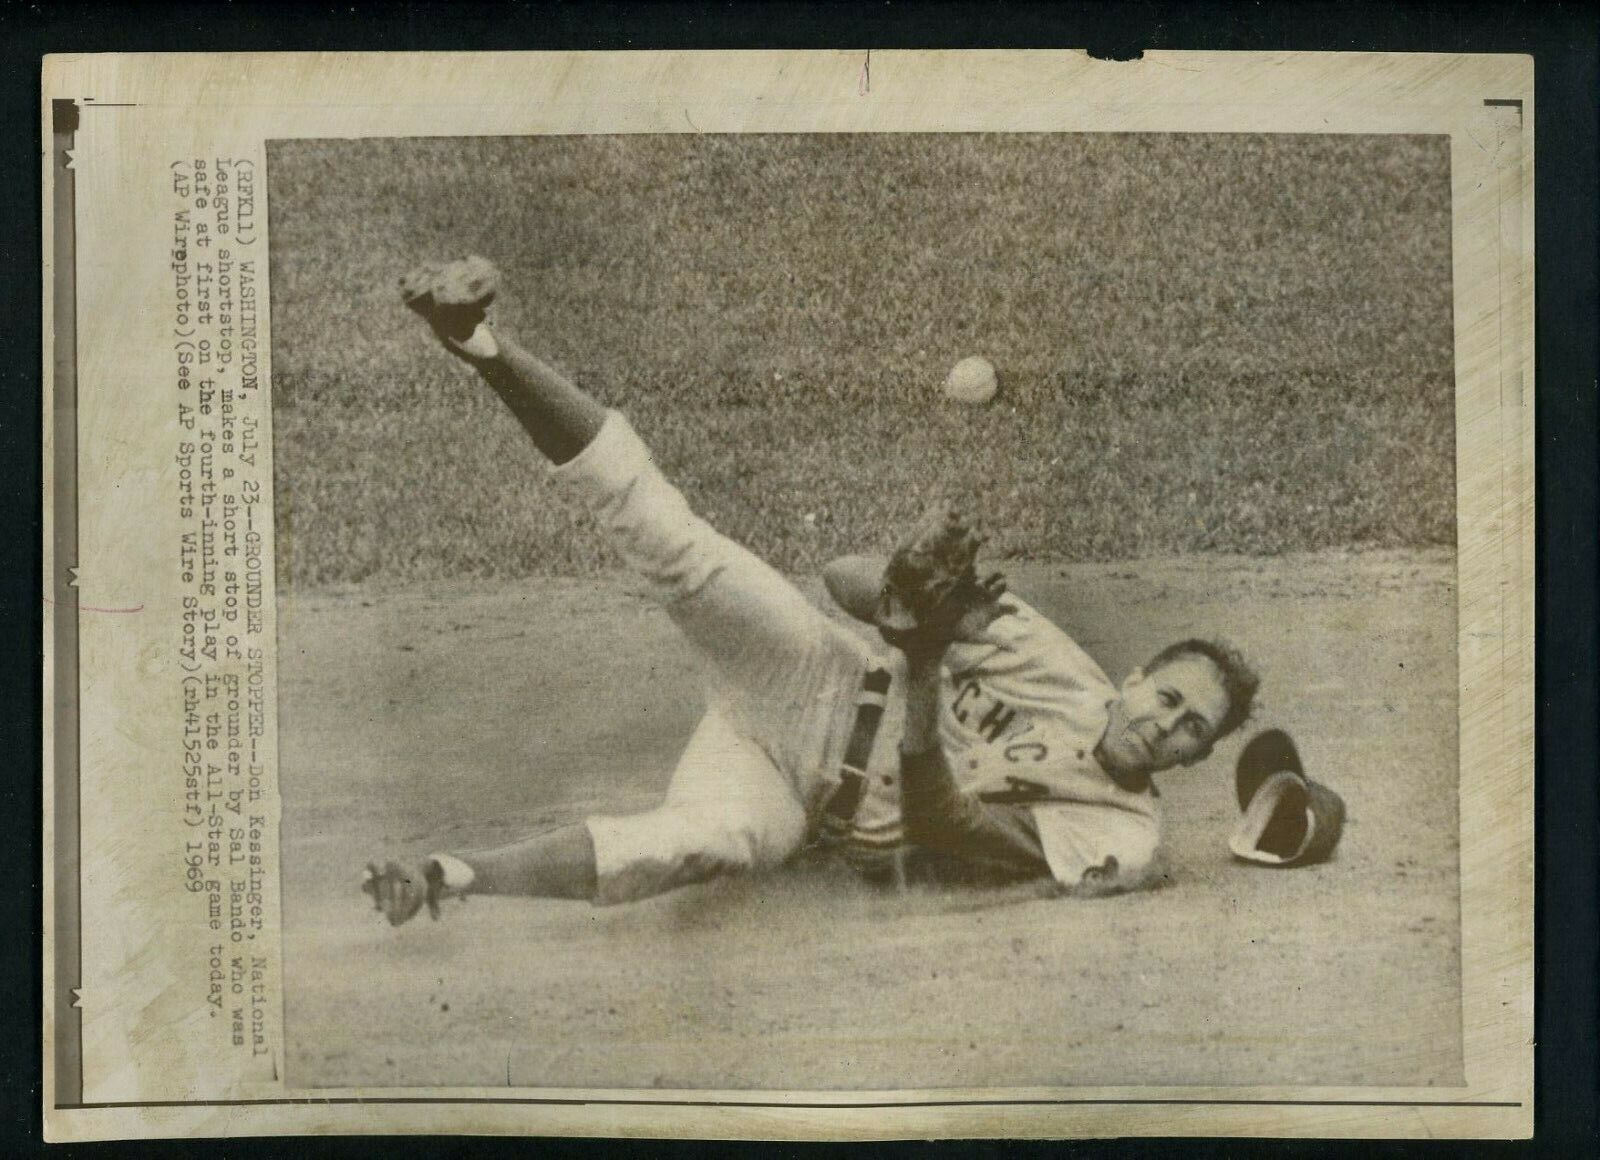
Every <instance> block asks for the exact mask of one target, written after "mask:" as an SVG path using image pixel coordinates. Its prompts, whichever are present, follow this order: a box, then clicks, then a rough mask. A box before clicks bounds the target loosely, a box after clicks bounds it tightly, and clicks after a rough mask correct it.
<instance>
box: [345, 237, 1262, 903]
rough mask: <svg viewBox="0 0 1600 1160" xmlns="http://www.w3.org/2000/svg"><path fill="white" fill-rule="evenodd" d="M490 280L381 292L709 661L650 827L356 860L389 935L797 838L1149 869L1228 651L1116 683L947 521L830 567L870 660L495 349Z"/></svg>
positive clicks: (966, 857)
mask: <svg viewBox="0 0 1600 1160" xmlns="http://www.w3.org/2000/svg"><path fill="white" fill-rule="evenodd" d="M497 283H498V275H497V273H496V271H495V269H494V267H493V266H492V265H490V264H489V263H488V262H487V261H485V260H484V259H482V258H466V259H461V260H458V261H454V262H450V263H446V264H443V265H435V266H428V267H425V268H423V269H420V270H418V271H415V272H414V273H412V274H410V275H408V276H407V277H406V278H405V279H403V280H402V284H401V286H402V295H403V297H404V299H405V301H406V303H407V305H409V306H410V307H411V308H412V309H413V310H415V311H416V312H417V313H418V314H420V315H421V316H422V318H423V319H424V320H425V321H427V322H428V324H429V325H430V326H431V327H432V328H433V330H434V332H435V334H436V335H437V336H438V337H439V339H440V340H441V341H442V342H443V344H444V346H445V347H446V349H448V350H449V351H450V352H451V353H452V354H454V355H455V356H457V357H458V358H460V359H461V360H462V361H463V362H465V363H466V364H467V365H468V366H470V367H472V368H473V369H474V370H476V371H477V372H478V374H479V375H480V376H481V377H482V379H483V380H484V381H485V382H486V383H487V384H488V385H489V387H490V388H492V389H493V390H494V391H495V392H496V393H497V394H498V395H499V396H500V398H501V399H502V400H503V401H504V402H505V404H506V406H508V407H509V408H510V409H511V412H512V414H513V415H515V416H516V418H517V419H518V420H519V421H520V422H521V424H522V426H523V427H524V428H525V429H526V431H527V433H528V436H529V437H530V438H531V439H532V440H533V442H534V444H535V445H536V446H537V447H538V448H539V450H540V451H541V452H542V453H543V454H544V455H545V456H546V458H548V459H549V461H550V464H551V467H550V481H551V484H552V486H553V487H554V488H555V489H556V490H557V491H560V492H563V493H565V494H566V495H567V496H568V497H569V498H570V499H571V500H572V501H573V502H575V503H577V504H579V505H582V506H583V507H584V508H586V509H587V510H588V511H589V512H591V513H592V514H593V515H594V517H595V519H596V522H597V523H598V525H599V527H600V528H601V530H602V532H603V534H604V535H605V536H607V537H608V539H609V540H610V542H611V543H612V544H613V545H614V546H615V548H616V549H617V551H618V552H619V553H620V555H621V556H622V557H623V559H624V561H625V562H626V563H627V564H628V565H629V566H630V567H631V568H633V569H635V570H636V571H637V572H638V573H640V574H641V575H642V576H643V577H644V578H645V579H646V581H647V582H648V584H649V587H650V589H651V591H652V593H653V595H654V596H655V598H656V599H658V600H659V601H660V602H661V604H662V605H663V607H664V608H665V609H666V611H667V613H668V615H669V616H670V617H671V618H672V620H673V622H674V623H675V624H676V625H677V626H678V628H679V629H680V630H681V631H682V632H683V633H684V635H685V636H686V637H687V638H688V640H689V641H690V642H691V643H692V644H693V646H694V647H695V649H696V651H697V652H698V653H699V655H700V656H701V658H702V659H703V661H704V667H705V670H706V672H707V683H708V686H709V687H708V694H707V700H708V705H709V707H708V708H707V710H706V713H705V716H704V717H703V719H702V720H701V721H700V723H699V725H698V727H697V728H696V729H695V731H694V734H693V736H692V737H691V738H690V740H689V742H688V746H687V748H685V750H684V751H683V755H682V756H681V757H680V758H679V760H678V764H677V767H676V769H675V770H674V771H673V774H672V779H671V782H670V784H669V786H668V789H667V791H666V795H665V797H664V799H663V800H662V802H661V804H660V805H658V806H657V807H656V808H655V809H652V810H649V811H647V812H644V813H637V814H629V815H623V816H606V815H597V816H593V817H590V818H587V819H586V820H585V821H583V822H582V823H580V824H574V825H569V826H564V827H561V828H558V829H555V830H551V831H548V832H545V833H540V834H536V835H534V836H532V837H529V838H527V839H525V840H522V841H518V842H514V843H512V844H510V845H506V846H500V847H496V848H492V849H480V850H457V851H450V852H439V853H435V854H431V855H429V856H428V857H426V858H424V859H422V860H421V862H420V863H418V864H414V865H411V866H401V865H399V864H398V863H396V862H393V861H390V862H386V863H383V864H378V863H374V864H372V865H369V867H368V869H367V876H366V880H365V882H364V885H363V889H364V890H365V891H366V892H367V893H368V894H370V895H371V897H372V899H373V902H374V904H375V905H376V907H377V908H378V909H380V910H381V911H383V912H384V914H385V916H386V917H387V918H388V920H389V921H390V922H391V923H393V924H395V925H398V924H400V923H403V922H405V921H407V920H408V919H410V918H412V917H413V916H414V915H416V914H417V913H418V912H419V911H420V910H421V909H422V908H423V907H427V908H428V910H429V912H430V914H432V915H433V916H434V917H438V915H439V903H440V900H441V899H443V898H446V897H449V896H454V895H467V894H509V895H530V896H541V897H549V898H570V899H587V900H589V901H591V902H594V903H597V904H610V903H620V902H626V901H631V900H635V899H641V898H645V897H648V896H651V895H654V894H659V893H661V892H663V891H667V890H672V889H674V888H676V887H680V886H684V885H687V884H689V883H694V882H701V881H705V880H707V879H710V878H713V877H715V876H717V875H723V874H734V873H744V872H749V871H758V870H765V869H769V868H772V867H776V866H778V865H781V864H782V863H784V862H785V861H787V860H788V859H789V858H791V857H792V856H793V855H794V854H796V853H797V852H798V851H799V850H801V849H802V848H803V847H805V846H807V845H809V844H811V843H813V842H823V843H829V844H833V845H836V846H838V847H840V848H841V849H842V850H843V851H844V852H845V854H846V855H847V856H849V857H850V858H851V860H852V861H855V862H857V863H858V864H860V865H869V866H870V865H874V864H875V863H874V855H876V854H880V853H881V852H885V851H892V850H896V849H901V848H904V847H905V846H907V844H909V845H910V846H913V847H916V848H919V849H922V850H927V851H932V852H936V856H937V857H939V858H942V859H947V860H950V861H952V862H954V863H956V864H958V865H960V866H961V867H963V868H965V869H969V870H972V871H974V872H975V873H977V874H978V875H979V876H983V877H990V878H993V879H996V880H1006V879H1023V878H1035V877H1037V878H1043V877H1051V878H1053V879H1054V880H1055V881H1056V882H1057V883H1059V884H1060V886H1061V887H1063V888H1065V889H1066V890H1069V891H1071V890H1081V889H1086V888H1092V889H1093V890H1094V891H1095V892H1103V891H1105V890H1108V889H1109V890H1117V889H1132V888H1137V887H1138V886H1140V885H1143V884H1146V883H1147V882H1148V881H1149V880H1150V879H1151V878H1152V877H1153V876H1154V875H1155V874H1156V873H1157V872H1156V870H1155V865H1156V853H1157V848H1158V846H1159V844H1160V838H1161V821H1160V813H1159V810H1158V803H1157V800H1156V794H1155V790H1154V787H1153V785H1152V781H1151V778H1152V775H1153V774H1157V773H1160V772H1161V771H1163V770H1167V769H1171V768H1173V767H1175V766H1180V765H1190V764H1193V763H1195V762H1198V761H1200V760H1202V759H1204V758H1205V757H1206V756H1207V755H1208V754H1210V752H1211V749H1212V746H1213V745H1214V744H1215V743H1216V742H1217V740H1218V739H1219V738H1221V737H1223V736H1225V735H1226V734H1228V733H1230V732H1232V731H1233V730H1235V729H1237V728H1238V727H1239V726H1240V725H1241V724H1242V723H1243V722H1244V721H1245V719H1246V718H1247V717H1248V715H1249V713H1250V709H1251V701H1252V698H1253V697H1254V695H1255V690H1256V686H1257V678H1256V676H1255V675H1254V674H1253V673H1252V672H1251V671H1250V669H1249V667H1248V666H1247V665H1246V664H1245V663H1244V662H1243V661H1242V660H1241V659H1240V658H1239V656H1238V655H1237V654H1236V653H1234V652H1233V651H1232V650H1231V649H1229V648H1227V647H1226V646H1223V645H1219V644H1215V643H1211V642H1207V641H1200V640H1187V641H1182V642H1180V643H1177V644H1174V645H1171V646H1170V647H1168V648H1166V649H1163V650H1162V651H1161V652H1159V653H1158V654H1156V656H1155V657H1153V658H1152V659H1151V660H1150V661H1148V662H1147V663H1146V664H1145V665H1144V666H1143V667H1142V668H1139V669H1135V670H1134V671H1133V672H1132V673H1131V674H1129V675H1128V677H1127V678H1126V679H1125V680H1124V681H1123V682H1122V684H1121V685H1120V686H1118V685H1114V684H1113V683H1112V682H1111V681H1110V680H1109V679H1108V678H1107V677H1106V675H1105V673H1104V672H1102V671H1101V669H1100V667H1099V666H1098V665H1097V664H1096V663H1095V662H1094V660H1093V659H1091V658H1090V657H1089V656H1088V654H1087V653H1085V652H1084V651H1083V650H1082V649H1081V648H1079V647H1078V646H1077V645H1076V644H1075V643H1074V642H1073V641H1072V639H1071V638H1070V637H1068V636H1067V634H1066V633H1064V632H1063V631H1062V630H1061V629H1059V628H1058V627H1056V626H1055V625H1054V624H1052V623H1051V622H1050V621H1049V620H1048V619H1046V618H1045V617H1044V616H1042V615H1041V614H1040V613H1038V612H1037V611H1035V610H1034V609H1032V608H1030V607H1029V606H1028V605H1027V604H1026V603H1024V602H1023V601H1021V600H1019V599H1016V598H1015V597H1013V596H1010V595H1008V594H1007V593H1006V590H1005V584H1004V581H1003V580H1002V579H1001V578H1000V577H999V576H998V575H995V576H990V577H988V578H985V579H980V578H979V577H978V576H977V574H976V571H975V569H974V565H973V561H974V557H975V554H976V552H977V548H978V540H977V539H976V537H975V536H973V534H972V533H971V531H970V530H969V529H968V528H967V527H966V526H965V525H964V524H963V523H962V522H961V521H960V520H959V519H958V518H956V517H955V516H954V515H952V514H948V513H936V514H935V516H934V517H933V518H931V519H930V520H929V521H928V522H926V523H925V524H924V525H923V526H921V527H919V528H918V529H916V530H915V531H914V532H913V533H912V534H911V535H910V536H909V537H908V538H907V540H906V541H905V542H904V543H903V544H902V545H901V546H900V547H899V548H898V549H897V550H896V551H895V553H894V554H893V555H892V556H891V558H890V559H889V560H888V561H887V562H885V561H882V560H872V559H867V558H863V557H849V558H846V559H843V560H838V561H835V562H834V563H832V564H830V565H829V566H828V568H827V570H826V572H825V575H824V580H825V583H826V587H827V590H828V592H829V593H830V595H831V596H832V597H833V599H834V600H835V601H836V602H838V604H839V605H840V606H841V607H842V608H844V609H845V610H846V611H848V612H849V613H851V614H852V615H853V616H855V617H856V618H858V619H860V620H862V621H865V622H867V623H870V624H872V625H874V626H875V627H876V628H877V630H878V638H880V639H881V642H882V643H881V644H880V643H879V642H878V640H877V639H872V638H868V637H866V636H864V635H863V634H858V633H855V632H852V631H851V630H850V629H849V628H848V626H846V625H843V624H840V623H838V622H836V621H834V620H832V619H830V618H829V617H828V616H827V615H825V614H824V613H823V611H822V610H820V609H818V608H816V607H814V606H813V605H812V604H811V603H810V602H809V601H808V600H807V599H806V598H805V597H804V595H802V593H801V592H800V591H799V590H798V589H797V588H796V587H795V586H794V585H793V584H791V583H790V582H789V581H788V580H786V579H785V578H784V577H783V576H781V575H780V574H779V573H778V572H777V571H776V570H775V569H773V568H772V567H770V566H768V565H767V564H766V563H764V562H763V561H761V560H759V559H757V558H756V557H755V556H754V555H753V554H751V553H750V552H749V551H747V550H746V549H745V548H743V547H741V546H740V545H738V544H736V543H734V542H732V541H731V540H729V539H728V538H726V537H725V536H722V535H721V534H719V533H718V532H717V531H715V530H714V529H713V528H712V527H711V526H710V525H708V524H707V523H706V522H705V521H704V520H702V519H700V518H699V517H698V516H697V515H695V513H694V512H693V511H691V510H690V508H689V506H688V504H687V502H686V501H685V499H684V497H683V495H682V494H681V493H680V492H679V491H678V490H677V489H676V488H675V487H673V485H672V484H670V483H669V482H668V481H667V480H666V478H665V477H664V476H663V475H662V474H661V472H660V471H659V470H658V469H657V467H656V466H655V464H654V462H653V461H652V459H651V456H650V452H649V451H648V450H647V449H646V447H645V445H644V443H643V442H642V441H641V440H640V438H639V436H638V435H636V434H635V433H634V430H633V428H632V427H631V426H630V425H629V423H628V421H627V420H626V419H625V418H624V417H623V416H622V415H621V414H620V413H618V412H616V411H614V410H608V409H607V408H606V407H604V406H602V405H601V404H600V403H599V402H597V401H596V400H595V399H594V398H592V397H591V396H589V395H588V394H586V393H585V392H584V391H582V390H580V389H579V388H578V387H576V386H574V385H573V384H572V383H571V382H569V381H568V380H567V379H566V378H565V377H564V376H563V375H562V374H560V373H559V372H557V371H556V370H554V369H552V368H551V367H549V366H548V365H546V364H545V363H544V362H542V361H540V360H539V359H538V358H535V357H534V356H533V355H531V354H529V353H528V352H527V351H526V350H524V349H523V348H522V347H521V346H519V345H517V343H515V342H514V341H513V340H512V339H511V338H509V337H508V336H507V335H505V334H504V333H501V332H500V331H498V330H493V329H491V328H490V326H489V324H488V322H487V320H486V313H485V311H486V307H487V306H488V305H489V304H490V302H491V301H492V300H493V298H494V295H495V292H496V289H497ZM876 864H880V865H881V863H876Z"/></svg>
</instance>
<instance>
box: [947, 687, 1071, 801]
mask: <svg viewBox="0 0 1600 1160" xmlns="http://www.w3.org/2000/svg"><path fill="white" fill-rule="evenodd" d="M950 683H951V685H953V686H954V688H955V694H954V696H953V697H952V698H951V700H950V705H949V709H950V716H951V717H952V718H953V719H954V720H955V721H956V723H957V724H959V725H961V726H963V727H964V729H965V730H966V731H967V732H969V733H971V734H974V735H975V738H976V740H977V741H978V742H980V743H984V744H989V745H994V744H997V743H1002V742H1003V747H1002V749H1001V753H1002V754H1004V756H1005V759H1006V760H1007V761H1010V762H1016V763H1033V762H1042V761H1045V760H1048V759H1049V757H1050V746H1049V745H1048V744H1047V743H1046V742H1045V740H1044V738H1043V736H1042V735H1041V733H1040V730H1039V729H1038V728H1037V726H1036V725H1035V723H1034V722H1033V721H1032V720H1030V719H1029V718H1028V717H1027V716H1026V715H1023V714H1022V713H1020V712H1019V711H1018V710H1017V708H1016V707H1015V706H1013V705H1009V704H1007V703H1006V702H1005V701H1004V700H1003V699H1002V698H1000V697H998V696H996V695H995V693H994V692H993V690H992V689H990V688H986V687H985V686H984V684H983V683H982V682H981V681H979V679H978V673H977V671H976V670H968V671H965V672H959V673H951V674H950ZM1042 792H1043V791H1042V790H1041V794H1042Z"/></svg>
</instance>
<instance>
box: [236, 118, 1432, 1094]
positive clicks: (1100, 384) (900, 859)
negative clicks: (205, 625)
mask: <svg viewBox="0 0 1600 1160" xmlns="http://www.w3.org/2000/svg"><path fill="white" fill-rule="evenodd" d="M267 189H268V199H267V200H268V206H269V214H270V253H271V268H270V284H271V334H272V350H271V358H272V370H273V375H272V377H273V392H274V396H273V407H274V411H273V421H274V427H275V431H274V436H275V446H274V454H275V465H276V466H275V471H276V519H277V568H278V593H279V622H278V623H279V645H280V656H279V676H280V684H279V720H280V752H281V763H282V770H281V784H282V793H283V802H284V804H283V818H282V833H283V841H282V884H283V955H284V976H285V986H286V995H285V1034H286V1040H287V1045H286V1046H287V1058H286V1060H285V1076H284V1078H285V1080H286V1081H287V1082H288V1083H289V1084H290V1085H291V1086H294V1087H308V1088H318V1087H350V1086H362V1087H382V1086H395V1087H418V1086H428V1087H438V1086H450V1087H471V1088H518V1089H524V1088H545V1089H549V1088H560V1089H575V1088H576V1089H643V1088H654V1089H674V1090H683V1091H689V1092H697V1091H739V1092H767V1091H770V1092H793V1091H874V1092H882V1091H928V1090H940V1089H945V1090H949V1089H961V1090H970V1089H1021V1088H1027V1089H1039V1088H1064V1087H1082V1086H1095V1087H1111V1086H1115V1087H1123V1086H1129V1087H1133V1086H1141V1085H1156V1084H1160V1085H1213V1086H1216V1085H1227V1086H1233V1085H1329V1086H1334V1085H1337V1086H1353V1085H1385V1086H1416V1087H1422V1086H1428V1085H1439V1086H1450V1085H1459V1084H1461V1083H1462V1082H1463V1075H1462V1067H1463V1065H1462V1026H1461V939H1460V933H1461V924H1460V915H1459V882H1460V874H1459V825H1458V785H1459V780H1458V741H1457V721H1458V697H1457V688H1458V679H1457V654H1456V566H1457V559H1456V450H1455V430H1456V424H1455V407H1454V397H1455V382H1454V371H1453V358H1454V355H1453V334H1452V291H1451V188H1450V149H1449V139H1448V138H1447V137H1444V136H1405V135H1362V134H1343V135H1338V134H1328V135H1293V134H1199V133H1196V134H1117V133H1105V134H1048V133H1029V134H1011V133H983V134H921V133H912V134H907V133H884V134H798V135H777V134H775V135H767V134H739V135H700V134H695V133H682V134H670V135H630V136H595V135H590V136H551V137H501V138H484V137H474V138H396V139H349V140H279V141H274V142H272V143H270V145H269V148H268V173H267Z"/></svg>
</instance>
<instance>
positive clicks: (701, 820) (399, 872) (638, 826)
mask: <svg viewBox="0 0 1600 1160" xmlns="http://www.w3.org/2000/svg"><path fill="white" fill-rule="evenodd" d="M806 833H807V819H806V810H805V807H804V805H803V804H802V803H801V801H800V799H799V797H798V796H797V795H796V793H795V791H794V787H793V786H792V785H791V783H790V781H789V779H788V778H787V777H786V776H785V775H784V774H783V773H782V772H781V771H780V770H779V769H778V768H777V767H776V766H775V765H774V764H773V762H772V759H771V758H770V757H769V756H768V755H767V754H766V752H765V751H764V750H763V749H762V748H761V747H760V746H759V745H758V744H757V743H756V742H754V741H753V740H751V739H750V738H749V737H747V736H745V735H744V734H743V733H741V732H739V731H738V730H737V729H736V728H734V726H733V725H732V724H730V723H729V722H728V721H727V719H726V718H724V717H723V716H722V715H721V714H720V713H718V712H716V711H715V710H713V711H712V712H710V713H708V714H706V716H705V718H704V719H703V720H702V721H701V722H700V725H699V727H698V728H697V729H696V730H695V733H694V736H693V737H691V738H690V740H689V744H688V746H687V748H685V750H684V752H683V755H682V757H680V758H679V760H678V765H677V768H676V770H675V771H674V773H673V777H672V783H671V786H670V788H669V789H668V790H667V795H666V799H665V800H664V801H663V802H662V804H661V805H660V806H658V807H657V808H656V809H654V810H650V811H647V812H645V813H641V814H629V815H620V816H595V817H591V818H589V819H588V820H587V821H585V822H583V823H581V824H578V825H571V826H562V827H560V828H558V829H555V830H551V831H549V832H547V833H543V834H538V835H535V836H533V837H531V838H527V839H524V840H522V841H519V842H513V843H510V844H509V845H505V846H497V847H493V848H490V849H483V850H465V851H459V852H454V853H438V854H432V855H429V856H428V857H427V858H425V859H424V860H423V861H422V863H421V864H420V865H419V866H418V867H415V868H412V869H410V870H404V869H402V868H400V867H399V866H397V865H395V864H393V863H391V864H390V865H389V866H388V867H386V868H385V869H384V870H381V871H380V870H378V869H377V868H376V867H373V868H372V869H371V871H370V873H369V879H368V887H367V889H368V892H369V893H371V894H372V895H373V899H374V903H375V905H376V906H377V908H378V909H380V910H383V911H384V912H385V913H386V914H387V915H388V918H389V921H390V922H392V923H394V924H395V925H399V924H400V923H402V922H405V921H406V920H407V919H409V918H411V917H412V916H413V915H415V914H416V913H418V912H419V911H420V910H421V909H422V907H423V906H424V905H426V906H428V908H429V910H430V911H431V912H432V913H433V914H434V915H435V916H436V917H437V914H438V904H439V901H440V899H442V898H444V897H446V896H450V895H467V894H510V895H525V896H533V897H542V898H573V899H590V900H592V901H594V902H597V903H618V902H631V901H635V900H637V899H641V898H647V897H650V896H651V895H655V894H661V893H663V892H665V891H668V890H672V889H676V888H677V887H680V886H686V885H689V884H691V883H695V882H704V881H706V880H708V879H711V878H715V877H718V876H720V875H726V874H735V873H746V872H750V871H756V870H764V869H770V868H772V867H775V866H778V865H781V864H782V863H783V862H785V861H787V860H788V859H789V858H790V857H791V856H792V855H793V854H794V853H795V851H796V850H798V849H799V848H800V846H801V844H802V843H803V842H804V841H805V836H806Z"/></svg>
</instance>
